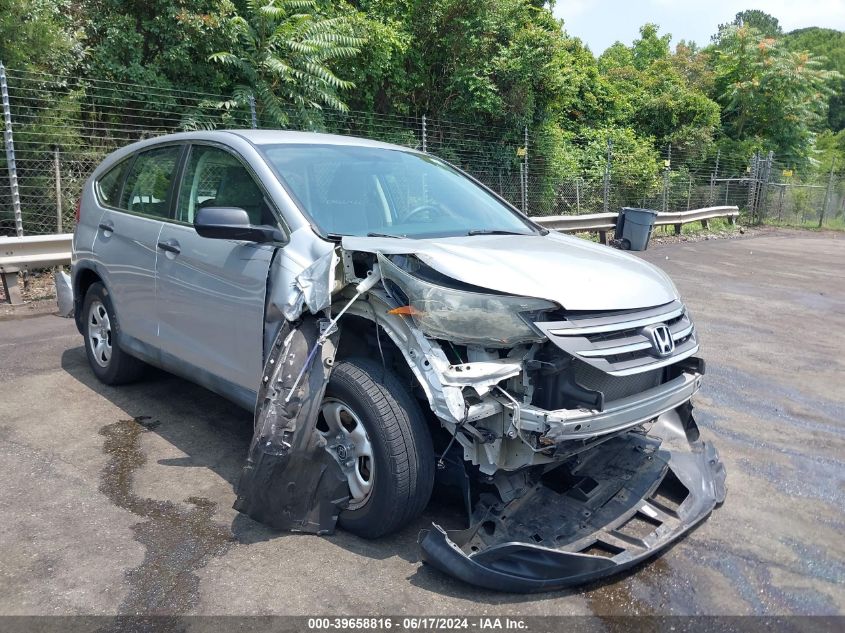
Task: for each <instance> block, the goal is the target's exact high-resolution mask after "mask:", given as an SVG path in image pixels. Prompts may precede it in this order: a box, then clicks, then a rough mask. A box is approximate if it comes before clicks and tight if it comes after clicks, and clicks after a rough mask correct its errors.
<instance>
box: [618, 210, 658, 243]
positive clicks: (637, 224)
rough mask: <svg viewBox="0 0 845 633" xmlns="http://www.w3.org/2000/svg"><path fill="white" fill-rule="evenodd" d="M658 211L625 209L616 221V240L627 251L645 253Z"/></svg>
mask: <svg viewBox="0 0 845 633" xmlns="http://www.w3.org/2000/svg"><path fill="white" fill-rule="evenodd" d="M656 219H657V211H652V210H651V209H633V208H631V207H623V208H622V211H620V212H619V217H618V218H617V220H616V234H615V236H614V237H615V238H616V239H617V240H618V241H619V247H620V248H622V249H623V250H626V251H644V250H645V249H646V248H648V240H649V238H650V237H651V231H652V230H653V229H654V221H655V220H656Z"/></svg>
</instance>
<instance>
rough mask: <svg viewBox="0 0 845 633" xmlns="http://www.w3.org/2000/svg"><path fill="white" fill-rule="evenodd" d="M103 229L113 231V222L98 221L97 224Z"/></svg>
mask: <svg viewBox="0 0 845 633" xmlns="http://www.w3.org/2000/svg"><path fill="white" fill-rule="evenodd" d="M97 226H98V227H100V228H101V229H102V230H103V231H112V232H114V224H112V223H111V222H100V223H99V224H98V225H97Z"/></svg>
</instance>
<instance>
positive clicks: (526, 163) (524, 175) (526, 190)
mask: <svg viewBox="0 0 845 633" xmlns="http://www.w3.org/2000/svg"><path fill="white" fill-rule="evenodd" d="M522 162H523V163H524V164H525V173H524V174H523V178H525V208H524V209H523V211H524V212H525V215H528V126H527V125H526V126H525V156H523V157H522Z"/></svg>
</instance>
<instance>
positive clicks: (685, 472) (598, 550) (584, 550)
mask: <svg viewBox="0 0 845 633" xmlns="http://www.w3.org/2000/svg"><path fill="white" fill-rule="evenodd" d="M591 453H592V454H591V455H585V456H583V458H582V459H579V463H578V465H577V466H576V467H575V468H572V469H569V470H567V471H566V472H565V474H564V475H563V479H564V481H563V482H561V481H554V480H549V478H548V476H547V477H544V480H543V481H541V482H538V483H537V484H536V486H534V487H533V488H531V489H530V490H529V491H528V492H526V493H525V494H524V495H523V496H521V497H520V498H518V499H514V500H513V501H511V502H509V503H507V504H501V503H499V504H495V503H494V504H487V505H485V504H483V503H481V504H479V505H480V506H481V507H480V508H478V507H477V508H476V511H475V513H474V514H473V524H472V526H471V527H470V528H469V529H467V530H455V531H449V532H447V531H445V530H443V529H442V528H441V527H440V526H439V525H436V524H434V525H433V528H432V529H430V530H423V531H422V532H421V533H420V538H419V543H420V546H421V548H422V555H423V560H424V561H425V562H426V563H428V564H430V565H431V566H433V567H435V568H437V569H439V570H440V571H442V572H445V573H447V574H449V575H451V576H454V577H455V578H459V579H460V580H463V581H465V582H467V583H470V584H473V585H477V586H479V587H484V588H487V589H493V590H498V591H506V592H517V593H529V592H537V591H552V590H555V589H561V588H564V587H568V586H572V585H578V584H583V583H586V582H590V581H593V580H596V579H599V578H603V577H606V576H609V575H612V574H615V573H618V572H621V571H623V570H625V569H627V568H630V567H632V566H634V565H636V564H638V563H640V562H642V561H643V560H645V559H647V558H648V557H650V556H653V555H655V554H656V553H658V552H659V551H661V550H662V549H664V548H665V547H667V546H668V545H670V544H671V543H672V542H674V541H676V540H677V539H678V538H680V537H681V536H682V535H684V534H685V533H687V532H688V531H690V530H691V529H693V528H694V527H695V526H696V525H698V524H699V523H700V522H701V521H703V520H704V519H706V518H707V517H708V516H709V514H710V513H711V511H712V510H713V508H715V507H716V506H717V505H718V504H720V503H722V501H724V498H725V492H726V491H725V470H724V467H723V465H722V463H721V462H720V461H719V456H718V453H717V452H716V449H715V447H713V445H712V444H709V443H705V442H702V441H701V440H700V439H699V437H698V429H697V427H696V426H695V422H694V421H693V420H692V416H691V414H690V411H689V410H688V409H687V410H683V409H682V410H680V411H679V410H676V411H671V412H669V413H666V414H664V415H662V416H660V418H658V421H657V422H656V423H655V424H654V426H653V427H652V428H651V429H650V430H649V431H648V434H647V435H646V434H642V433H627V434H625V435H623V436H620V437H617V438H614V439H613V440H610V441H608V442H606V443H604V444H602V445H601V446H598V447H596V448H595V449H592V451H591ZM554 472H556V471H552V473H554Z"/></svg>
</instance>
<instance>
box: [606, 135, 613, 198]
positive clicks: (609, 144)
mask: <svg viewBox="0 0 845 633" xmlns="http://www.w3.org/2000/svg"><path fill="white" fill-rule="evenodd" d="M612 151H613V141H612V140H611V139H607V162H606V163H605V166H604V212H605V213H607V212H608V207H609V205H610V161H611V155H612Z"/></svg>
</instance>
